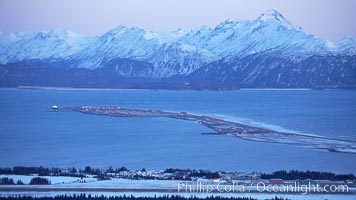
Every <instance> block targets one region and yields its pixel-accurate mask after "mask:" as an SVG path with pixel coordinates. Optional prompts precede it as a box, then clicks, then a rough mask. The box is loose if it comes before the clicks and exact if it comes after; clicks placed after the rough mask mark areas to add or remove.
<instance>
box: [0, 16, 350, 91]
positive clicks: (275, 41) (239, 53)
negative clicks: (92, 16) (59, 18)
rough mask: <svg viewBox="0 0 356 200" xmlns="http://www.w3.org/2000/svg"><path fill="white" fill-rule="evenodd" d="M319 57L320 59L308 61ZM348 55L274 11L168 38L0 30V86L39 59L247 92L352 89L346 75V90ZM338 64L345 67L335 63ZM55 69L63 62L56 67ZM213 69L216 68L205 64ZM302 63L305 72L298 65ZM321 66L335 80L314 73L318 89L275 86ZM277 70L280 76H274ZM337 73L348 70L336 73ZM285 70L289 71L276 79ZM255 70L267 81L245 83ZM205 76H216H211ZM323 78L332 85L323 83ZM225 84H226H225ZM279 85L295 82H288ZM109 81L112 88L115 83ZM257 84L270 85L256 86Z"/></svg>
mask: <svg viewBox="0 0 356 200" xmlns="http://www.w3.org/2000/svg"><path fill="white" fill-rule="evenodd" d="M318 56H319V59H310V58H312V57H314V58H315V57H318ZM355 56H356V40H355V39H354V38H351V37H345V38H344V39H343V40H341V41H340V42H337V43H332V42H330V41H327V40H323V39H321V38H317V37H315V36H313V35H312V34H309V33H306V32H305V31H304V30H303V29H302V28H301V27H299V26H296V25H294V24H292V23H291V22H289V21H288V20H287V19H285V18H284V17H283V15H282V14H280V13H279V12H277V11H276V10H269V11H266V12H265V13H263V14H261V15H260V16H259V17H258V18H256V19H254V20H232V19H228V20H225V21H223V22H221V23H220V24H218V25H217V26H216V27H215V28H209V27H206V26H201V27H199V28H196V29H191V30H182V29H178V30H176V31H172V32H169V33H160V32H154V31H145V30H144V29H140V28H137V27H126V26H124V25H119V26H118V27H116V28H114V29H111V30H109V31H108V32H106V33H104V34H102V35H98V36H91V37H87V36H82V35H79V34H76V33H73V32H71V31H69V30H61V29H53V30H51V31H40V32H19V33H8V34H4V33H2V32H0V64H1V66H0V67H1V68H3V70H1V71H2V74H1V73H0V82H1V79H3V80H5V79H4V77H6V76H7V75H8V73H5V72H6V71H9V70H7V68H8V67H9V66H12V67H13V66H16V63H28V64H29V65H30V66H32V64H31V63H38V61H40V63H41V66H42V65H44V66H57V67H59V68H61V67H62V68H63V69H64V68H73V69H87V70H93V71H95V70H99V71H100V69H101V68H108V67H109V68H112V69H114V71H113V72H112V73H116V74H117V75H118V76H120V77H121V76H123V77H125V78H128V79H130V78H131V79H136V78H143V79H152V80H155V79H157V80H166V81H171V80H173V79H174V80H180V81H182V82H198V81H199V80H200V81H202V80H205V81H207V82H209V81H211V80H215V81H217V82H218V83H222V84H226V85H231V84H233V85H236V86H244V85H248V86H249V87H254V86H256V87H262V86H266V87H267V86H272V87H281V86H285V87H298V86H301V85H303V86H304V85H305V86H308V87H319V86H322V87H336V88H337V87H355V85H356V81H355V78H354V77H351V78H350V80H348V81H347V84H346V82H345V81H343V80H340V79H342V76H341V74H345V73H346V74H355V70H356V69H355V68H356V63H355V62H354V57H355ZM321 58H323V59H321ZM326 60H327V61H328V62H333V63H329V64H325V63H328V62H325V61H326ZM343 60H344V61H345V62H342V61H343ZM307 61H309V63H308V62H307ZM58 63H62V64H60V65H59V66H58ZM214 63H215V64H216V66H212V65H213V64H214ZM250 63H255V64H254V65H252V64H250ZM302 63H303V65H304V66H305V67H304V68H303V66H300V65H301V64H302ZM323 63H324V65H325V68H326V67H328V68H332V69H329V70H326V71H333V72H334V73H336V74H339V75H340V76H334V75H332V74H327V75H325V77H321V76H317V75H313V76H310V77H314V78H316V77H317V78H318V79H320V78H321V79H322V80H318V81H316V80H305V83H307V82H308V83H313V82H315V83H318V85H315V84H305V83H295V82H294V83H292V82H291V83H286V84H281V83H280V82H279V81H278V80H282V79H283V77H284V76H287V74H288V76H294V75H295V74H294V73H291V72H292V71H293V70H300V71H304V70H305V69H313V70H315V72H314V74H317V73H318V72H320V71H323V70H324V71H325V69H323V67H322V66H321V65H322V64H323ZM345 63H348V66H345ZM310 65H313V66H314V68H313V66H310ZM219 66H220V67H219ZM223 66H224V67H225V68H223ZM283 66H289V67H288V68H286V67H283ZM315 66H318V67H315ZM338 67H339V68H340V69H339V70H338ZM238 68H239V70H237V69H238ZM245 68H248V70H246V69H245ZM276 68H278V69H279V70H280V71H275V70H273V69H276ZM341 68H342V69H341ZM344 68H345V69H348V70H349V71H343V69H344ZM268 69H269V70H268ZM212 70H215V71H214V73H210V72H211V71H212ZM265 70H267V71H265ZM286 70H287V71H288V70H289V71H290V72H288V73H283V72H284V71H286ZM1 71H0V72H1ZM10 71H11V70H10ZM243 71H244V72H246V71H251V72H250V73H252V74H245V73H243ZM262 71H265V72H264V73H267V74H269V73H271V75H270V76H265V78H264V79H266V80H261V79H260V78H256V79H254V80H255V81H257V80H258V82H256V83H253V81H252V83H250V82H251V80H250V79H248V77H255V76H256V77H257V76H260V75H261V72H262ZM207 72H209V73H207ZM227 72H231V73H232V74H235V77H239V76H241V75H242V74H245V75H244V76H246V77H245V79H241V80H240V79H239V78H233V77H229V75H226V73H227ZM236 73H237V74H236ZM275 73H277V74H280V75H279V76H282V79H281V78H279V79H278V80H277V79H274V80H272V81H274V83H273V84H272V83H270V81H271V80H267V79H268V77H276V76H275ZM305 73H310V72H309V71H308V72H307V71H305ZM212 74H214V75H215V77H212ZM224 74H225V75H224ZM305 75H306V74H305ZM22 76H26V74H23V75H22ZM299 76H300V75H299ZM228 77H229V78H228ZM306 77H309V76H307V75H306ZM330 78H331V79H333V80H334V79H335V81H330V80H329V79H330ZM227 79H230V80H231V82H227V81H224V80H227ZM270 79H271V78H270ZM285 79H286V80H290V81H292V80H294V78H293V77H289V78H285ZM324 79H325V80H324ZM336 79H337V80H336ZM237 80H240V82H239V81H237ZM244 80H245V81H244ZM247 80H249V81H247ZM113 81H114V82H115V79H113ZM246 81H247V82H248V84H247V82H246ZM298 81H299V82H300V81H302V80H299V79H298ZM15 82H16V81H15ZM261 82H264V83H270V84H264V85H261V84H259V83H261ZM331 83H333V84H331ZM58 84H60V83H58ZM2 85H3V84H2ZM113 85H115V84H113Z"/></svg>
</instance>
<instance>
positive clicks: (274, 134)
mask: <svg viewBox="0 0 356 200" xmlns="http://www.w3.org/2000/svg"><path fill="white" fill-rule="evenodd" d="M57 111H72V112H80V113H83V114H90V115H102V116H110V117H163V118H172V119H177V120H188V121H195V122H198V123H199V124H200V125H202V126H205V127H207V128H209V129H210V130H212V132H201V134H202V135H211V134H213V135H230V136H233V137H237V138H240V139H245V140H250V141H255V142H267V143H279V144H287V145H296V146H307V147H311V148H314V149H319V150H325V151H329V152H337V153H350V154H356V141H354V140H346V139H339V138H332V137H326V136H321V135H314V134H298V133H291V132H282V131H274V130H270V129H267V128H261V127H257V126H253V125H247V124H243V123H239V122H234V121H228V120H226V119H222V118H218V117H213V116H208V115H198V114H192V113H187V112H173V111H164V110H155V109H137V108H123V107H118V106H72V107H71V106H70V107H63V108H62V107H55V108H54V109H52V110H50V111H49V112H57Z"/></svg>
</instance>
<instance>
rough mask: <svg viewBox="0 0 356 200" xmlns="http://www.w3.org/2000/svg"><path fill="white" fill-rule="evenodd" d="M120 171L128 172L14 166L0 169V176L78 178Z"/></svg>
mask: <svg viewBox="0 0 356 200" xmlns="http://www.w3.org/2000/svg"><path fill="white" fill-rule="evenodd" d="M122 171H128V169H127V168H126V167H120V168H117V169H114V168H112V167H109V168H108V169H106V170H100V169H98V168H93V167H90V166H86V167H85V168H84V169H77V168H75V167H70V168H68V169H67V170H66V171H63V170H62V169H60V168H56V167H52V168H46V167H42V166H40V167H24V166H15V167H13V168H8V167H5V168H2V167H0V174H15V175H30V174H38V175H39V176H80V175H78V174H81V173H85V174H91V175H102V174H105V173H119V172H122Z"/></svg>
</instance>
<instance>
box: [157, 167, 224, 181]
mask: <svg viewBox="0 0 356 200" xmlns="http://www.w3.org/2000/svg"><path fill="white" fill-rule="evenodd" d="M164 173H186V174H188V177H189V178H191V177H201V178H203V177H205V178H207V179H212V178H220V174H219V172H211V171H207V170H191V169H173V168H168V169H166V170H164Z"/></svg>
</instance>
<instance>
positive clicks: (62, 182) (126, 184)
mask: <svg viewBox="0 0 356 200" xmlns="http://www.w3.org/2000/svg"><path fill="white" fill-rule="evenodd" d="M2 177H8V178H12V179H13V180H14V181H15V182H16V181H17V180H21V181H23V182H24V183H25V184H28V183H29V182H30V181H31V179H32V178H34V177H37V176H35V175H34V176H24V175H0V178H2ZM41 177H42V178H47V179H48V180H50V181H51V185H0V189H1V188H2V189H4V188H6V189H8V190H3V191H1V192H0V196H16V195H25V196H36V197H44V196H56V195H62V194H67V195H70V194H80V193H85V194H91V195H100V196H101V195H104V196H120V195H124V194H125V195H133V196H154V195H156V196H162V195H172V194H179V195H182V196H185V197H189V196H197V197H201V198H204V197H207V196H211V195H213V196H222V197H231V196H234V197H253V198H257V199H271V198H273V197H275V196H282V197H284V198H288V199H292V200H294V199H295V200H308V199H310V200H319V199H320V200H324V199H329V200H336V199H344V200H351V199H352V200H355V199H356V195H355V192H356V190H355V188H349V191H350V192H352V194H307V195H302V194H290V193H289V194H288V193H287V194H273V193H257V192H255V193H248V192H247V193H240V192H235V193H234V192H232V193H219V192H214V193H208V192H192V193H189V192H175V193H172V192H164V189H168V190H169V189H173V188H174V189H177V186H178V183H179V182H180V181H178V180H128V179H120V178H113V179H111V180H105V181H98V180H97V179H96V178H93V177H87V178H83V180H85V182H84V183H83V182H81V181H80V178H76V177H65V176H57V177H56V176H41ZM202 181H209V184H210V183H211V184H217V183H213V182H212V181H210V180H202ZM247 187H248V186H247ZM12 188H15V189H16V188H26V189H30V190H29V191H21V190H19V191H16V190H14V191H11V189H12ZM31 188H33V189H34V191H31ZM41 188H45V189H47V190H44V191H39V190H37V191H36V190H35V189H41ZM48 188H56V189H57V191H48ZM61 188H63V189H66V190H67V189H70V188H78V191H70V190H67V191H64V190H63V191H61ZM85 188H88V189H98V191H96V190H94V191H85V190H83V191H81V190H80V189H85ZM100 188H102V189H142V191H132V190H131V191H130V190H128V191H115V190H113V191H104V190H103V191H100ZM150 189H161V190H162V189H163V190H162V191H158V190H157V191H149V190H150ZM168 190H167V191H168Z"/></svg>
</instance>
